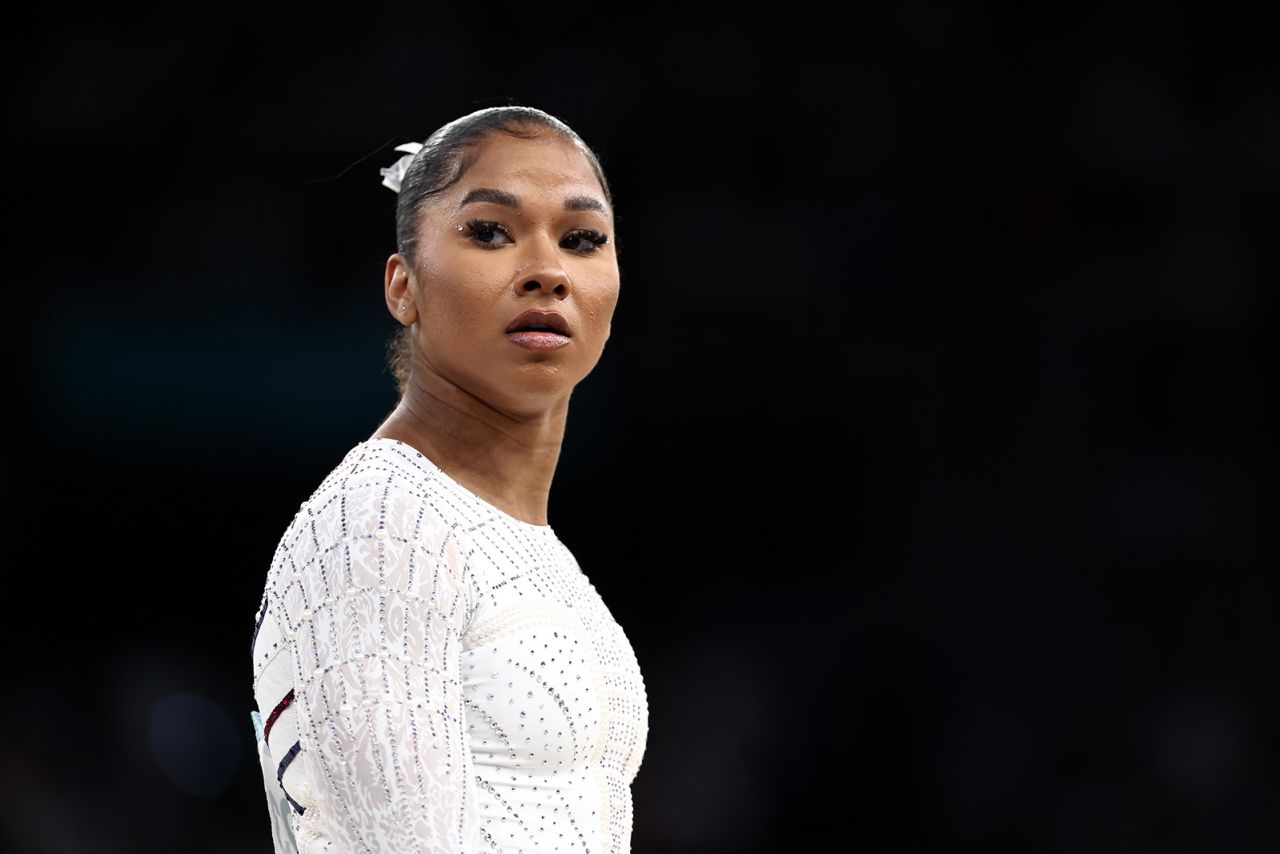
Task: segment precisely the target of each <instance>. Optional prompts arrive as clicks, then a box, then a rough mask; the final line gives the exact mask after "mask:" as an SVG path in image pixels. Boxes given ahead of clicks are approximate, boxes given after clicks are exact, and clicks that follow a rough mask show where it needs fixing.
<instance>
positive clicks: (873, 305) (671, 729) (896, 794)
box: [0, 2, 1280, 854]
mask: <svg viewBox="0 0 1280 854" xmlns="http://www.w3.org/2000/svg"><path fill="white" fill-rule="evenodd" d="M746 8H747V7H745V6H744V7H739V8H737V9H735V10H733V11H732V12H731V13H719V12H712V11H709V10H708V11H703V10H699V9H695V8H693V7H690V6H686V7H684V8H683V9H682V10H681V11H680V12H679V13H674V12H668V11H660V10H658V9H640V10H637V11H636V12H634V13H632V14H627V13H625V12H623V11H622V10H601V9H599V8H596V7H589V6H588V7H561V6H547V7H539V6H536V5H534V4H526V5H524V6H522V7H519V8H517V9H508V8H504V7H502V6H465V7H463V6H459V7H453V6H446V5H439V6H436V5H431V6H422V5H412V4H396V5H386V6H378V5H376V4H364V5H362V6H361V7H360V8H358V9H336V8H334V9H329V8H323V7H311V8H305V7H302V8H298V9H294V10H289V11H286V10H271V9H264V8H261V7H250V6H244V7H240V8H235V7H231V6H225V7H221V8H219V9H217V10H215V9H214V8H213V7H205V6H200V7H188V6H178V5H173V4H167V5H164V6H156V7H154V8H151V9H135V10H131V11H130V10H122V9H118V8H108V7H105V6H104V7H99V8H96V9H93V10H79V9H75V8H73V7H66V6H61V5H53V4H46V5H45V6H44V7H42V8H39V9H34V10H29V11H28V12H27V13H26V15H25V16H24V17H23V18H22V19H21V20H20V21H19V20H14V21H11V23H10V26H9V27H7V28H6V31H5V33H4V35H3V36H0V38H2V39H3V42H4V47H5V49H4V57H3V60H2V61H3V63H4V67H5V72H6V74H5V76H6V84H5V90H4V113H5V117H6V120H7V121H6V126H5V128H4V144H5V148H6V149H7V152H8V154H7V157H6V159H5V163H6V175H5V179H4V182H5V187H6V192H5V201H6V203H5V205H4V221H5V232H6V237H7V238H8V240H7V242H8V244H9V249H8V252H7V262H8V263H7V266H8V269H9V271H10V272H9V274H8V281H9V283H10V284H9V287H8V289H7V293H8V294H9V296H8V297H7V299H8V300H9V302H8V305H9V309H8V311H9V315H8V316H9V318H10V321H9V325H8V327H7V328H8V333H7V335H5V336H4V347H5V350H6V353H5V355H6V358H5V364H6V366H7V367H8V369H9V371H8V374H9V376H8V383H9V387H10V388H11V390H12V391H13V392H14V394H13V396H12V397H13V403H14V406H13V408H12V409H11V410H10V415H9V416H8V417H7V418H5V419H4V420H3V421H4V423H3V429H4V430H5V432H6V435H5V436H4V437H3V438H4V441H5V445H6V447H7V449H8V452H7V453H5V454H3V455H0V473H2V477H0V489H2V490H3V492H2V498H3V502H4V507H3V510H4V513H3V518H4V519H5V523H6V524H7V525H8V526H10V527H9V531H8V533H7V536H6V537H5V539H6V543H7V545H8V547H9V548H10V549H11V551H10V552H9V554H8V557H7V558H6V563H7V567H8V568H7V572H6V574H5V576H6V577H7V578H8V579H9V581H8V582H7V590H6V593H7V599H8V601H9V602H10V606H9V608H8V611H7V613H8V614H9V615H10V617H9V619H10V620H11V622H10V623H9V624H8V626H7V627H6V630H5V632H4V636H5V637H6V639H7V643H8V645H9V649H8V652H7V654H6V656H5V664H6V670H5V673H6V676H5V682H6V684H5V689H4V692H3V693H4V697H5V702H4V703H3V709H4V718H3V721H2V722H3V726H2V727H0V739H2V740H3V746H2V750H0V799H2V800H0V847H2V848H3V849H4V850H6V851H17V852H47V854H63V852H105V853H106V854H112V853H113V852H200V854H206V852H207V853H208V854H213V852H217V853H218V854H222V852H261V854H270V850H271V839H270V831H269V826H268V818H267V809H266V801H265V797H264V794H263V787H262V780H261V777H260V772H259V769H258V766H257V764H256V754H255V752H254V747H255V746H254V740H253V731H252V727H251V725H250V719H249V711H250V709H251V708H253V697H252V691H251V678H252V674H251V666H250V654H249V646H250V638H251V635H252V631H253V625H254V615H255V611H256V608H257V606H258V603H259V600H260V597H261V594H262V588H263V584H264V581H265V577H266V570H267V568H268V566H269V564H270V559H271V556H272V554H273V552H274V549H275V546H276V543H277V541H278V539H279V537H280V535H281V534H282V533H283V531H284V528H285V526H286V525H287V524H288V523H289V521H290V520H291V519H292V517H293V514H294V512H295V511H296V509H297V507H298V505H299V503H301V502H302V501H303V500H304V499H306V498H307V497H308V496H309V494H310V492H311V490H312V489H314V488H315V487H316V486H317V485H318V483H319V480H320V478H321V477H322V476H323V475H324V474H325V473H327V472H328V471H329V470H330V469H331V468H332V467H333V466H334V465H335V464H336V463H337V462H338V461H339V460H340V459H341V457H342V456H343V454H344V453H345V452H346V451H347V450H348V449H349V448H350V447H351V446H352V445H354V444H355V443H356V442H358V441H361V440H363V439H365V438H367V437H368V436H369V434H370V433H371V432H372V431H373V430H374V429H375V428H376V426H377V425H378V424H379V423H380V422H381V420H382V419H383V418H384V417H385V415H386V414H387V413H388V412H389V411H390V410H391V408H392V407H394V405H395V403H396V396H395V386H394V382H393V380H392V378H391V376H390V374H389V373H388V372H387V370H386V367H385V361H384V353H385V345H386V342H387V340H388V338H389V336H390V335H391V333H392V332H393V330H394V329H395V322H394V321H393V320H392V318H391V317H390V316H389V315H388V313H387V311H386V308H385V306H384V304H383V298H382V269H383V264H384V262H385V259H386V257H387V255H389V254H390V253H391V252H392V251H393V249H394V244H393V228H394V207H395V199H396V197H395V194H394V193H392V192H391V191H390V190H388V189H386V188H385V187H383V186H381V184H380V181H381V178H380V176H379V174H378V169H379V168H380V167H382V166H386V165H389V164H390V163H392V162H393V161H394V160H395V159H396V158H397V157H399V154H398V153H396V152H393V151H392V150H391V149H392V147H393V146H394V145H396V144H399V143H401V142H405V141H408V140H415V139H416V140H421V139H423V138H425V137H426V136H427V135H428V134H429V133H430V132H431V131H433V130H434V129H435V128H437V127H438V126H440V125H441V124H443V123H445V122H446V121H449V120H451V119H453V118H455V117H457V116H460V115H463V114H465V113H469V112H471V111H473V110H475V109H479V108H481V107H486V106H494V105H498V104H508V103H518V104H528V105H532V106H536V107H539V108H542V109H544V110H547V111H549V112H551V113H553V114H554V115H556V116H558V117H560V118H561V119H563V120H564V121H565V122H567V123H568V124H569V125H571V126H572V127H573V128H574V129H576V130H577V131H578V132H579V133H580V134H581V135H582V136H583V137H584V139H585V140H586V141H587V143H588V144H589V145H591V146H592V147H593V148H595V149H596V150H597V151H598V152H599V153H600V155H601V159H602V161H603V164H604V167H605V169H606V172H607V174H608V176H609V179H610V182H611V184H612V186H613V190H614V194H615V200H616V209H617V215H618V218H617V226H618V232H617V238H618V240H619V242H620V246H621V255H620V259H621V267H622V297H621V301H620V303H619V306H618V312H617V315H616V319H615V322H614V331H613V337H612V338H611V340H610V342H609V346H608V349H607V351H606V353H605V355H604V358H603V360H602V362H601V363H600V365H599V367H598V369H597V370H596V372H595V373H594V374H592V376H590V377H589V378H588V379H587V380H586V381H585V382H584V383H583V384H582V385H581V386H580V387H579V388H578V389H577V391H576V392H575V394H574V398H573V407H572V411H571V416H570V424H569V429H568V434H567V437H566V442H565V446H564V452H563V456H562V458H561V462H560V466H559V469H558V470H557V474H556V481H555V485H554V487H553V490H552V494H551V504H550V515H549V518H550V521H551V523H552V524H553V525H554V526H555V528H556V531H557V533H558V534H559V535H560V537H561V538H562V540H564V542H565V543H566V545H568V546H569V547H570V548H571V549H572V550H573V552H574V553H575V555H576V556H577V558H578V561H579V563H580V564H581V566H582V567H583V570H584V572H585V573H586V574H587V575H588V576H589V578H590V579H591V580H592V582H593V583H594V584H595V585H596V587H597V588H598V589H599V590H600V592H601V594H602V595H603V597H604V599H605V601H606V602H607V604H608V605H609V607H610V609H611V611H612V612H613V613H614V615H615V617H616V618H617V619H618V621H619V623H621V624H622V625H623V627H624V628H625V630H626V632H627V635H628V636H629V638H630V639H631V641H632V643H633V645H634V647H635V650H636V654H637V657H638V659H639V661H640V664H641V667H642V670H643V672H644V674H645V679H646V685H647V688H648V695H649V704H650V734H649V741H648V746H647V751H646V755H645V759H644V763H643V765H642V766H641V769H640V772H639V775H638V777H637V778H636V781H635V783H634V785H633V793H634V796H635V824H634V830H633V837H632V845H633V850H634V851H636V852H638V854H641V853H642V852H689V854H693V852H722V851H725V852H727V851H733V852H748V851H749V852H757V851H758V852H773V851H797V850H856V851H863V852H908V851H909V852H917V851H918V852H936V851H950V850H964V851H970V850H972V851H1002V852H1003V851H1008V852H1025V851H1041V852H1091V854H1098V852H1134V851H1141V852H1191V851H1232V852H1261V851H1268V852H1270V851H1275V850H1276V848H1277V846H1280V809H1278V806H1280V779H1278V777H1277V775H1278V773H1280V749H1278V748H1280V745H1278V742H1277V728H1276V721H1277V716H1278V715H1280V694H1278V692H1277V688H1276V678H1275V661H1276V656H1277V654H1278V653H1280V644H1278V643H1277V634H1276V631H1275V629H1274V624H1275V615H1276V604H1277V597H1278V595H1280V581H1278V580H1277V578H1276V577H1275V576H1274V574H1273V572H1272V571H1270V570H1267V569H1266V566H1268V565H1271V564H1270V563H1269V562H1268V561H1265V560H1264V557H1263V552H1264V545H1265V544H1268V541H1269V539H1270V536H1269V535H1267V534H1266V533H1265V530H1266V529H1265V525H1266V524H1267V523H1266V522H1265V518H1272V517H1271V516H1264V512H1263V509H1262V508H1263V500H1264V495H1265V492H1266V490H1267V489H1270V488H1272V487H1270V486H1269V485H1268V484H1270V483H1272V482H1273V481H1272V476H1273V471H1274V468H1273V456H1272V453H1271V448H1272V441H1271V440H1270V439H1268V437H1269V436H1272V435H1273V434H1274V430H1275V421H1274V417H1273V409H1272V407H1270V406H1269V405H1268V404H1269V403H1270V401H1268V400H1267V398H1266V392H1265V388H1266V387H1267V383H1268V381H1267V380H1266V375H1265V374H1264V370H1263V364H1264V359H1265V352H1266V351H1269V350H1270V349H1272V346H1271V342H1270V340H1269V339H1266V338H1264V335H1263V318H1264V317H1265V316H1266V315H1267V314H1268V309H1269V306H1270V303H1271V298H1272V294H1273V293H1274V287H1270V288H1264V287H1263V284H1264V281H1265V277H1266V275H1267V274H1266V273H1265V270H1266V269H1267V268H1270V267H1273V266H1274V265H1273V264H1271V263H1269V261H1270V260H1271V259H1270V256H1271V255H1272V254H1273V252H1274V244H1275V238H1274V236H1275V234H1276V232H1277V227H1278V226H1280V221H1278V220H1280V218H1278V217H1277V202H1278V201H1280V194H1278V190H1280V81H1278V80H1277V65H1276V63H1275V62H1274V57H1275V50H1276V48H1275V46H1276V44H1277V40H1278V39H1280V12H1278V11H1277V10H1278V9H1280V7H1277V6H1275V5H1274V4H1271V5H1265V6H1264V5H1258V6H1257V7H1255V8H1254V9H1253V10H1252V11H1244V10H1239V11H1233V12H1231V13H1228V11H1227V8H1226V7H1223V6H1219V5H1212V4H1205V6H1203V7H1193V6H1188V5H1178V4H1167V5H1164V6H1161V7H1159V8H1156V9H1152V8H1146V7H1135V8H1133V9H1130V10H1125V9H1123V8H1120V7H1118V6H1117V5H1115V4H1109V5H1107V6H1103V7H1102V8H1099V9H1097V10H1092V11H1090V10H1085V9H1083V8H1082V7H1080V6H1079V5H1078V4H1070V5H1067V4H1063V5H1060V6H1048V5H1044V4H1031V5H1030V6H1027V5H1025V4H1023V5H1016V4H1008V5H995V4H990V3H976V4H969V3H963V4H962V3H937V2H894V3H887V4H881V5H876V6H862V5H859V6H857V7H851V8H850V9H848V10H846V11H847V12H848V13H849V15H850V20H849V22H848V23H847V24H838V23H837V22H836V20H835V19H833V18H831V17H829V16H828V15H827V14H825V13H822V12H820V11H817V10H816V9H812V10H811V9H809V8H807V7H806V8H797V9H796V10H794V14H793V15H788V14H782V13H781V12H777V11H774V12H772V13H769V14H767V15H763V16H761V17H753V16H752V15H751V14H749V13H748V12H747V11H746ZM1268 246H1271V247H1272V249H1271V250H1268V249H1267V247H1268ZM1270 280H1271V281H1272V282H1273V286H1274V282H1275V279H1274V278H1271V279H1270Z"/></svg>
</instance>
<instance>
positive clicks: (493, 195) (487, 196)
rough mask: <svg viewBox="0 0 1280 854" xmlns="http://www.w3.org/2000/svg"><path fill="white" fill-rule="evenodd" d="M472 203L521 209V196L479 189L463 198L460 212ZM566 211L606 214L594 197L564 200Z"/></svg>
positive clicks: (459, 205) (459, 204)
mask: <svg viewBox="0 0 1280 854" xmlns="http://www.w3.org/2000/svg"><path fill="white" fill-rule="evenodd" d="M472 202H492V203H493V204H495V205H505V206H507V207H509V208H519V207H520V197H519V196H517V195H515V194H514V193H508V192H507V191H506V190H495V189H494V188H492V187H479V188H477V189H474V190H472V191H471V192H469V193H467V194H466V195H465V196H463V197H462V201H461V202H459V203H458V210H462V208H464V207H466V206H467V205H469V204H471V203H472ZM564 209H565V210H567V211H600V213H605V209H604V204H603V203H602V202H601V201H600V200H599V199H597V198H595V197H593V196H569V197H568V198H566V199H565V200H564Z"/></svg>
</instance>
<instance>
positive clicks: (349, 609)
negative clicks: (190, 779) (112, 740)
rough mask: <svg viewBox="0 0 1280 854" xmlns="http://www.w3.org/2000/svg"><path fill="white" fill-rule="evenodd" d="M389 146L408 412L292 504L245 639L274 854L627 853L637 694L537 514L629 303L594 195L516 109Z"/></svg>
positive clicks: (601, 186)
mask: <svg viewBox="0 0 1280 854" xmlns="http://www.w3.org/2000/svg"><path fill="white" fill-rule="evenodd" d="M402 148H403V149H405V150H409V151H410V152H411V153H410V154H409V155H407V156H406V157H404V158H402V160H401V162H400V163H398V164H396V166H395V167H392V168H391V169H384V170H383V174H384V176H386V178H385V181H384V183H386V184H387V185H388V186H390V187H392V189H395V190H397V191H398V192H399V194H400V198H399V203H398V206H397V212H396V217H397V223H396V232H397V243H398V246H397V249H398V251H397V252H396V253H395V254H393V255H392V256H391V257H390V258H389V259H388V261H387V265H386V272H385V277H384V294H385V297H386V304H387V308H388V310H389V311H390V312H391V314H392V316H393V317H395V318H396V319H397V320H398V321H399V323H400V324H401V326H402V329H401V331H400V332H399V333H398V334H397V338H396V341H395V343H394V345H393V346H392V348H391V366H392V369H393V372H394V373H395V376H396V379H397V382H398V385H399V388H400V402H399V404H398V405H397V406H396V407H395V409H394V410H393V411H392V412H391V414H390V415H389V416H388V417H387V419H386V420H385V421H384V422H383V423H382V424H381V425H380V426H379V427H378V428H377V429H376V430H375V431H374V432H373V434H372V435H371V436H370V437H369V438H368V439H366V440H364V441H362V442H360V443H358V444H357V445H356V446H355V447H354V448H352V449H351V450H350V451H349V452H348V453H347V454H346V456H345V457H344V458H343V460H342V461H341V462H340V463H339V464H338V465H337V466H336V467H335V468H334V469H333V470H332V471H331V472H330V473H329V474H328V475H327V476H326V477H325V478H324V479H323V481H322V482H321V484H320V486H319V488H317V489H316V491H315V492H314V493H313V494H312V495H311V497H310V498H309V499H308V500H307V501H306V502H304V503H303V504H302V506H301V508H300V509H299V511H298V514H297V515H296V516H295V517H294V520H293V522H292V523H291V524H290V525H289V527H288V529H287V530H286V531H285V533H284V536H283V537H282V538H281V540H280V544H279V546H278V547H277V549H276V553H275V557H274V559H273V561H272V564H271V568H270V571H269V572H268V575H267V580H266V588H265V591H264V595H263V599H262V604H261V606H260V608H259V610H258V614H257V619H256V624H255V628H254V637H253V664H254V695H255V700H256V702H257V711H256V712H255V713H254V725H255V728H256V730H257V732H258V745H259V756H260V758H261V759H262V763H263V773H264V782H265V784H266V788H267V794H268V803H269V805H270V808H271V814H272V819H273V835H274V837H275V843H276V850H277V852H285V851H294V850H297V851H300V852H303V854H307V852H319V851H333V852H344V854H345V852H377V854H407V852H473V851H497V850H505V851H509V852H515V851H525V852H535V851H547V852H552V851H558V852H569V851H584V852H585V851H591V852H626V851H628V850H629V849H630V839H631V821H632V806H631V792H630V784H631V781H632V780H633V779H634V777H635V775H636V772H637V770H638V769H639V766H640V760H641V758H642V756H643V754H644V748H645V743H646V738H647V733H648V704H647V698H646V695H645V690H644V682H643V679H642V677H641V673H640V669H639V667H638V665H637V662H636V658H635V655H634V653H633V651H632V648H631V645H630V643H629V642H628V640H627V637H626V635H625V634H624V633H623V631H622V629H621V627H620V626H618V624H617V623H616V622H615V621H614V620H613V618H612V616H611V614H610V612H609V610H608V608H607V607H606V606H605V604H604V602H603V601H602V600H601V598H600V596H599V594H598V592H597V591H596V589H595V587H594V585H593V584H591V582H590V581H589V580H588V579H587V577H586V576H585V575H584V574H583V573H582V571H581V570H580V569H579V567H578V565H577V563H576V562H575V560H574V558H573V555H572V554H571V553H570V552H569V550H568V549H567V548H566V547H565V546H564V544H563V543H561V542H560V540H559V538H558V537H557V536H556V534H555V532H554V531H553V530H552V528H551V526H550V525H549V524H548V522H547V495H548V492H549V491H550V487H551V479H552V476H553V474H554V472H555V467H556V461H557V459H558V458H559V455H560V445H561V442H562V441H563V439H564V428H565V418H566V415H567V413H568V408H569V397H570V395H571V394H572V392H573V389H574V386H576V385H577V383H578V382H580V381H581V380H582V379H583V378H584V377H586V376H587V374H588V373H590V371H591V369H592V368H593V367H594V366H595V365H596V363H597V361H598V360H599V358H600V355H601V352H602V351H603V348H604V345H605V342H606V341H607V340H608V338H609V331H610V323H611V320H612V317H613V311H614V307H615V305H616V304H617V300H618V289H619V271H618V259H617V252H616V247H617V241H616V237H615V235H614V217H613V200H612V197H611V196H610V193H609V187H608V183H607V182H606V180H605V177H604V174H603V171H602V170H601V168H600V164H599V162H598V161H597V159H596V157H595V155H594V154H592V152H591V151H590V149H589V148H588V147H587V146H586V145H585V144H584V143H583V142H582V140H581V139H580V138H579V137H578V135H577V134H576V133H574V132H573V131H572V130H571V129H570V128H568V127H567V126H566V125H565V124H563V123H562V122H560V121H559V120H558V119H556V118H554V117H552V116H550V115H548V114H547V113H544V112H542V111H540V110H536V109H532V108H528V107H514V106H513V107H495V108H490V109H484V110H479V111H477V112H475V113H471V114H470V115H467V116H463V117H462V118H459V119H457V120H455V121H453V122H450V123H449V124H447V125H445V126H444V127H442V128H440V129H439V130H438V131H436V132H435V133H433V134H432V135H431V136H430V137H429V138H428V139H427V140H426V142H425V143H424V144H423V145H421V146H417V145H416V144H410V145H409V146H407V147H402Z"/></svg>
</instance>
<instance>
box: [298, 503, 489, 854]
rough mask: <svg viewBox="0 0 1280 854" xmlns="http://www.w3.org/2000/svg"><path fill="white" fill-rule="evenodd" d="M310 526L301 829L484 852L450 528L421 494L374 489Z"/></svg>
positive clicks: (357, 841) (301, 593) (346, 844)
mask: <svg viewBox="0 0 1280 854" xmlns="http://www.w3.org/2000/svg"><path fill="white" fill-rule="evenodd" d="M309 512H310V511H309ZM310 533H311V537H310V539H311V543H310V544H309V546H308V549H309V551H310V558H309V559H308V560H307V561H306V565H303V566H300V567H299V568H298V571H296V572H295V573H294V575H295V578H296V581H297V584H298V587H297V588H296V590H297V594H298V595H296V596H291V597H289V599H290V600H291V602H292V606H291V607H290V608H289V610H290V611H292V612H294V613H291V614H290V617H291V622H292V623H294V626H293V627H292V628H293V629H294V644H293V678H294V686H295V692H296V697H295V701H294V702H295V703H296V704H297V706H298V727H299V740H300V744H301V754H300V756H299V757H298V758H299V759H301V760H302V765H303V769H302V770H303V771H305V779H306V781H307V785H306V786H305V787H304V790H303V791H302V793H301V797H300V798H299V800H300V803H301V805H302V806H303V807H305V808H306V813H305V814H304V815H303V816H302V817H301V818H300V821H301V823H302V824H303V826H304V827H305V826H307V825H308V824H309V823H311V824H312V826H315V827H317V829H320V830H321V831H322V832H323V834H324V835H325V836H326V837H327V839H328V840H329V841H331V842H332V843H333V845H332V849H331V850H334V851H341V852H371V854H408V852H422V854H443V852H449V854H454V852H467V854H470V852H475V851H479V850H480V845H479V839H480V822H479V816H478V806H477V794H476V792H477V788H476V782H475V776H474V772H473V764H472V757H471V753H470V748H469V745H468V740H467V727H466V722H465V719H464V703H465V699H464V695H463V683H462V676H461V666H460V658H461V653H462V640H461V635H462V633H463V631H465V629H466V624H467V619H468V602H469V596H468V588H467V578H466V567H465V562H464V557H463V555H462V553H461V550H460V549H459V546H458V542H457V538H456V532H455V530H454V529H453V528H450V527H448V526H447V525H445V524H443V523H442V522H441V521H439V519H438V518H437V517H436V516H435V515H434V514H433V513H432V511H431V509H430V507H429V506H428V505H427V504H426V502H424V501H422V500H421V499H420V498H417V497H415V496H413V495H412V494H410V493H408V492H406V491H403V490H395V489H393V488H392V487H390V486H389V485H386V484H385V483H373V484H368V485H365V486H361V487H358V488H351V489H347V490H344V491H342V492H341V493H335V494H334V495H333V497H332V498H331V503H330V504H328V505H327V506H326V507H325V508H323V509H321V510H320V511H318V512H317V513H316V520H315V522H314V523H313V524H312V526H311V532H310ZM286 782H287V781H286ZM317 822H318V823H319V824H315V823H317Z"/></svg>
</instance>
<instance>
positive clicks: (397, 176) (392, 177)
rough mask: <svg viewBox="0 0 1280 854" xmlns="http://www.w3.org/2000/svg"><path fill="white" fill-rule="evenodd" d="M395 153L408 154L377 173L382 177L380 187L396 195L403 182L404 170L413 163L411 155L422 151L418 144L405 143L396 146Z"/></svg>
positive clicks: (420, 144)
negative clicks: (394, 192) (403, 152)
mask: <svg viewBox="0 0 1280 854" xmlns="http://www.w3.org/2000/svg"><path fill="white" fill-rule="evenodd" d="M395 150H396V151H407V152H409V153H408V154H406V155H405V156H404V157H401V158H400V159H399V160H397V161H396V162H395V163H392V164H391V165H390V166H388V167H387V168H385V169H379V170H378V173H379V174H380V175H382V186H384V187H390V188H391V189H393V190H395V191H396V192H397V193H398V192H400V182H401V181H403V180H404V173H405V170H407V169H408V168H409V164H410V163H412V162H413V155H415V154H417V153H418V152H419V151H421V150H422V143H420V142H406V143H405V144H404V145H397V146H396V147H395Z"/></svg>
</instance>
